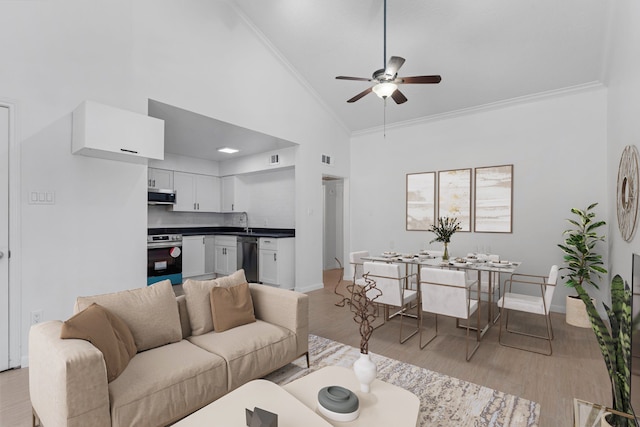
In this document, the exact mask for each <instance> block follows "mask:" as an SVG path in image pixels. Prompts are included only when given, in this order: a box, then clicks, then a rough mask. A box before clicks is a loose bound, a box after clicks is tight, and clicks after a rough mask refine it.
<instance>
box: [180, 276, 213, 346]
mask: <svg viewBox="0 0 640 427" xmlns="http://www.w3.org/2000/svg"><path fill="white" fill-rule="evenodd" d="M214 286H218V282H216V281H215V280H192V279H187V280H186V281H185V282H184V283H183V284H182V290H183V291H184V296H185V298H186V300H187V312H188V313H189V323H191V335H202V334H206V333H207V332H211V331H213V320H212V319H211V303H210V302H209V294H210V293H211V288H213V287H214Z"/></svg>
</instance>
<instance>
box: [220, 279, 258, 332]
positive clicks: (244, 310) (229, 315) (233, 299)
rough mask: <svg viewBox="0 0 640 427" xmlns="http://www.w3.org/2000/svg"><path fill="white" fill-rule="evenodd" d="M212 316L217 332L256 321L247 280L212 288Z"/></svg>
mask: <svg viewBox="0 0 640 427" xmlns="http://www.w3.org/2000/svg"><path fill="white" fill-rule="evenodd" d="M211 316H212V318H213V329H214V330H215V331H216V332H224V331H226V330H228V329H231V328H235V327H236V326H241V325H246V324H247V323H253V322H255V321H256V316H255V315H254V313H253V300H252V299H251V292H250V291H249V284H248V283H246V282H245V283H242V284H240V285H235V286H229V287H222V286H216V287H214V288H212V289H211Z"/></svg>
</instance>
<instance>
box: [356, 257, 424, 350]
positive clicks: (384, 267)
mask: <svg viewBox="0 0 640 427" xmlns="http://www.w3.org/2000/svg"><path fill="white" fill-rule="evenodd" d="M400 268H401V266H400V265H398V264H388V263H381V262H365V263H364V265H363V270H364V272H365V274H366V277H367V278H368V279H370V280H373V281H375V283H376V288H377V289H378V290H379V291H381V292H382V295H380V296H378V298H377V299H376V300H375V302H376V303H377V304H381V305H383V307H384V315H383V321H382V323H381V324H379V325H378V326H376V329H377V328H379V327H380V326H382V325H384V324H385V323H386V322H387V320H389V319H390V316H389V308H390V307H398V309H399V311H397V312H396V313H395V314H394V316H395V315H399V316H400V343H401V344H402V343H404V342H406V341H407V340H408V339H409V338H411V337H412V336H414V335H415V334H417V333H418V330H419V322H420V316H419V315H418V314H416V315H415V316H411V317H415V319H416V329H415V331H413V332H412V333H411V334H410V335H408V336H407V337H404V338H403V337H402V327H403V320H404V317H405V316H407V315H408V314H407V311H408V309H409V306H410V304H411V302H413V301H418V292H417V291H415V290H412V289H407V283H408V278H409V276H403V275H402V273H401V270H400ZM369 292H374V291H371V290H370V291H369ZM367 296H369V295H367Z"/></svg>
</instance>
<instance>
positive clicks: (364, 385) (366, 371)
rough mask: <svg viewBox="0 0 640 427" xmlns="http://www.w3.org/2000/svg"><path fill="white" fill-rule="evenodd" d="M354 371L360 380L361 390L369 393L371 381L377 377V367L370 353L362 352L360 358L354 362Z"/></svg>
mask: <svg viewBox="0 0 640 427" xmlns="http://www.w3.org/2000/svg"><path fill="white" fill-rule="evenodd" d="M353 372H355V374H356V378H357V379H358V381H359V382H360V391H362V392H363V393H369V390H371V387H370V386H371V383H372V382H373V380H375V379H376V373H377V368H376V364H375V363H373V361H372V360H371V357H370V356H369V354H368V353H367V354H365V353H360V358H359V359H358V360H356V361H355V362H354V364H353Z"/></svg>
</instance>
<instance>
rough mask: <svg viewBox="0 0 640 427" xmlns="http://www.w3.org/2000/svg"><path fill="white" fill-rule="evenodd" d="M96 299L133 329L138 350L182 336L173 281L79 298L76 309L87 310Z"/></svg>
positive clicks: (179, 338)
mask: <svg viewBox="0 0 640 427" xmlns="http://www.w3.org/2000/svg"><path fill="white" fill-rule="evenodd" d="M94 302H95V303H98V304H100V305H101V306H103V307H104V308H106V309H107V310H109V311H110V312H112V313H113V314H115V315H117V316H118V317H120V318H121V319H122V320H124V322H125V323H126V324H127V326H129V329H131V333H132V334H133V338H134V339H135V341H136V347H138V351H144V350H149V349H151V348H156V347H160V346H162V345H165V344H170V343H173V342H178V341H180V340H181V339H182V326H181V325H180V314H179V313H178V304H176V294H175V293H174V292H173V288H172V287H171V282H170V281H169V280H163V281H162V282H158V283H154V284H153V285H151V286H145V287H144V288H137V289H131V290H126V291H121V292H115V293H111V294H104V295H95V296H91V297H78V298H77V299H76V307H75V312H76V313H77V312H79V311H81V310H84V309H85V308H87V307H88V306H89V305H91V304H92V303H94Z"/></svg>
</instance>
